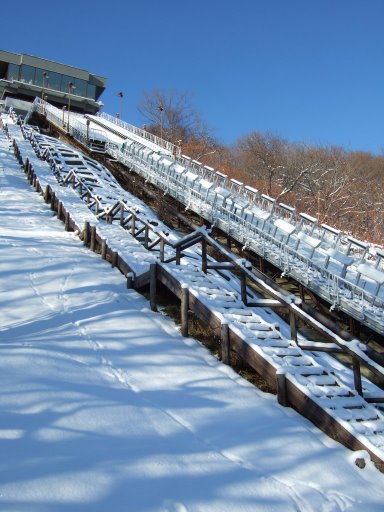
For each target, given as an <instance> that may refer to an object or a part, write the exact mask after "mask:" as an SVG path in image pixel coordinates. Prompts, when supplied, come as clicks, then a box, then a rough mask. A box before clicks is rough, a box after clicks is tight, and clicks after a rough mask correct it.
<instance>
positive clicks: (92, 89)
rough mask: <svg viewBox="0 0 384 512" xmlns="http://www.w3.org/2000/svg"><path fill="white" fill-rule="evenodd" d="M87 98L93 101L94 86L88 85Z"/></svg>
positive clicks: (94, 95) (94, 94)
mask: <svg viewBox="0 0 384 512" xmlns="http://www.w3.org/2000/svg"><path fill="white" fill-rule="evenodd" d="M87 98H91V99H93V100H94V99H95V98H96V85H93V84H88V87H87Z"/></svg>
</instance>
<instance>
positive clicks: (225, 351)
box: [220, 322, 231, 365]
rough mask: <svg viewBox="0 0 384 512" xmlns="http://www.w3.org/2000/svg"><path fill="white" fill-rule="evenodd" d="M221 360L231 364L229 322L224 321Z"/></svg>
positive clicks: (222, 325)
mask: <svg viewBox="0 0 384 512" xmlns="http://www.w3.org/2000/svg"><path fill="white" fill-rule="evenodd" d="M220 336H221V360H222V362H223V363H224V364H228V365H230V364H231V356H230V341H229V330H228V324H227V323H226V322H223V323H222V324H221V332H220Z"/></svg>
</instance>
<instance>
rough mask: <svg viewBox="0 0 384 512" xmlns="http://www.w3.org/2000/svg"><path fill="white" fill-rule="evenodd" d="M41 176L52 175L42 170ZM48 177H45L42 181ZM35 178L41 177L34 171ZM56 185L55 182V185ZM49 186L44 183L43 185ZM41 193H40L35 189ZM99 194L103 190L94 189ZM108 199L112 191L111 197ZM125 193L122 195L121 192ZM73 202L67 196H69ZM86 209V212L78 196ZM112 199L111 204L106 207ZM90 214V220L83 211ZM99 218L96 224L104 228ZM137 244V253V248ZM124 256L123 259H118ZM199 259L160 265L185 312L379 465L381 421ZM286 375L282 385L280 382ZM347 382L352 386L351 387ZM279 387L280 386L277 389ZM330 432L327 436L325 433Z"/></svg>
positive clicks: (383, 442) (26, 152)
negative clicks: (185, 298) (184, 302)
mask: <svg viewBox="0 0 384 512" xmlns="http://www.w3.org/2000/svg"><path fill="white" fill-rule="evenodd" d="M8 131H9V133H10V135H11V136H12V135H15V136H14V137H13V138H14V139H17V137H21V135H20V132H18V127H14V128H13V127H12V128H11V125H9V128H8ZM22 142H23V140H17V143H18V147H21V150H20V153H23V154H21V155H20V156H21V157H22V158H24V159H26V158H28V159H29V158H30V157H31V160H30V162H32V161H33V158H32V156H33V155H32V154H31V151H32V150H31V147H30V146H29V148H28V146H27V144H28V143H26V145H25V146H24V145H23V144H21V143H22ZM43 163H44V162H42V161H41V160H38V159H37V160H36V161H35V165H36V166H37V167H38V168H40V167H41V168H44V165H43ZM44 169H45V171H44V172H46V171H47V169H48V170H49V166H46V167H45V168H44ZM48 177H49V173H47V172H46V180H48ZM37 179H40V178H39V171H37ZM54 179H55V178H54ZM45 183H47V181H46V182H45ZM52 186H54V187H55V190H56V191H57V194H60V192H61V190H66V191H71V194H72V193H75V192H74V191H73V190H72V189H70V188H67V187H61V186H60V185H59V183H58V182H57V180H56V184H55V185H54V182H52ZM37 188H39V187H37ZM99 193H100V194H102V193H103V190H102V189H99ZM108 193H110V191H108ZM121 193H123V192H121ZM60 197H61V198H62V201H63V207H64V208H65V209H68V211H70V208H71V207H72V205H74V204H75V203H72V202H71V201H68V203H70V204H69V205H68V204H67V203H66V197H65V195H64V196H60ZM69 197H70V196H69ZM76 197H77V199H78V200H79V201H80V204H82V205H83V206H84V207H86V205H85V204H84V202H83V201H81V199H80V198H79V196H76ZM114 200H115V198H112V201H111V204H112V203H113V201H114ZM88 213H91V212H90V210H89V209H88ZM92 215H93V217H91V218H92V220H93V219H96V222H95V225H96V226H98V225H102V223H101V222H99V221H98V219H97V218H96V217H95V216H94V214H92ZM103 226H104V228H105V229H106V230H108V229H110V230H111V237H112V236H113V233H115V228H118V229H120V231H121V233H124V236H125V237H127V238H128V239H129V237H130V235H129V233H127V232H126V231H124V230H123V228H121V227H120V226H116V225H113V224H112V225H108V224H103ZM137 243H138V242H137V240H135V244H134V245H135V246H136V245H137ZM133 252H134V251H132V245H130V244H128V245H127V251H126V253H125V255H124V257H126V258H127V259H128V261H127V264H128V266H132V265H133V264H132V261H131V260H132V258H133V259H135V257H134V255H133ZM141 254H147V255H148V257H150V260H149V262H148V265H149V264H150V261H155V257H154V253H153V252H151V251H149V250H147V249H145V248H143V247H142V252H141ZM121 256H122V257H123V255H121ZM197 260H198V255H197V254H196V253H195V254H193V251H191V254H190V257H184V258H182V259H181V261H180V264H179V265H178V264H176V263H175V262H171V263H160V262H157V263H156V265H157V266H158V268H159V269H161V270H160V271H159V275H158V277H159V278H160V279H162V276H166V279H165V278H164V279H163V282H165V281H167V283H168V285H169V287H170V288H171V289H172V291H173V292H174V293H175V294H176V295H178V296H179V297H181V296H182V290H187V291H188V307H189V309H191V310H192V311H194V312H195V313H196V314H200V315H201V316H202V317H203V318H205V319H206V320H208V321H209V324H210V326H211V327H213V328H214V329H215V328H216V329H218V330H219V331H220V332H222V333H223V332H224V331H226V327H225V326H227V328H228V329H227V336H228V342H229V344H230V347H231V348H232V349H233V350H236V351H237V352H238V353H239V354H240V355H241V356H242V357H244V358H245V359H246V360H247V362H248V364H250V365H251V366H253V367H254V368H255V369H256V370H257V371H258V372H260V373H261V374H262V375H263V376H264V377H265V378H266V379H267V380H268V381H269V382H270V383H271V384H273V383H274V384H275V386H276V388H279V389H278V391H279V397H280V399H281V400H282V401H283V402H285V403H286V404H291V405H293V406H294V407H295V408H297V409H298V410H299V411H300V412H302V413H303V414H304V415H306V416H308V417H309V418H310V419H311V420H312V421H314V422H315V423H317V424H318V425H319V426H321V427H322V428H324V429H327V425H331V427H332V429H336V431H337V434H338V436H339V437H340V440H341V441H343V442H344V443H345V444H347V445H349V446H350V447H352V448H359V449H360V448H365V449H367V450H369V452H370V453H371V455H372V457H373V458H374V459H375V460H376V461H381V462H383V461H384V418H383V415H382V414H381V413H380V412H379V411H378V410H377V409H376V408H375V407H373V406H372V405H370V404H368V403H367V402H366V401H365V400H364V399H363V398H361V397H360V396H358V395H357V394H356V393H355V392H354V391H353V390H352V387H351V386H349V385H348V382H345V381H342V380H341V379H340V378H338V377H336V376H335V375H334V369H333V368H332V367H330V363H329V361H328V360H326V359H325V358H323V357H320V356H315V355H314V354H312V353H310V352H304V351H303V350H301V349H300V348H299V347H298V346H297V344H296V343H295V342H294V341H293V340H291V339H290V338H289V330H288V329H287V328H286V327H285V326H284V325H283V323H282V322H281V321H279V320H278V317H277V316H276V315H274V314H273V313H272V312H271V311H269V310H265V309H261V308H254V307H247V306H246V305H245V304H244V303H243V302H242V300H241V293H240V290H239V284H238V282H237V281H236V280H234V279H231V280H230V281H227V280H226V279H224V278H223V277H221V276H220V275H219V274H218V273H217V272H216V271H213V270H208V272H207V273H204V272H202V270H201V268H199V264H198V262H197ZM281 376H283V378H281ZM351 380H352V379H351V377H350V381H351ZM278 382H279V383H280V384H279V386H278V385H277V383H278ZM363 386H364V387H365V386H366V387H367V390H368V391H370V390H372V385H371V384H370V383H369V382H367V381H365V380H363ZM328 430H329V429H328Z"/></svg>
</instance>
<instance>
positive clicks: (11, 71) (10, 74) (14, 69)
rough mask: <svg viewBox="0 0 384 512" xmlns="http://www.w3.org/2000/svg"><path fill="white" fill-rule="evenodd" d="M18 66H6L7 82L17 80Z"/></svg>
mask: <svg viewBox="0 0 384 512" xmlns="http://www.w3.org/2000/svg"><path fill="white" fill-rule="evenodd" d="M19 70H20V68H19V66H18V65H17V64H8V71H7V80H18V79H19Z"/></svg>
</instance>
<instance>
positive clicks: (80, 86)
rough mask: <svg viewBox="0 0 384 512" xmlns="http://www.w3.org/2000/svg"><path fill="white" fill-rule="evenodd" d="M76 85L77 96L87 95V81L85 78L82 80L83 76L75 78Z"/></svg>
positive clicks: (75, 92)
mask: <svg viewBox="0 0 384 512" xmlns="http://www.w3.org/2000/svg"><path fill="white" fill-rule="evenodd" d="M75 87H76V89H75V90H74V94H77V96H83V97H85V96H86V95H87V82H86V81H85V80H81V78H75Z"/></svg>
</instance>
